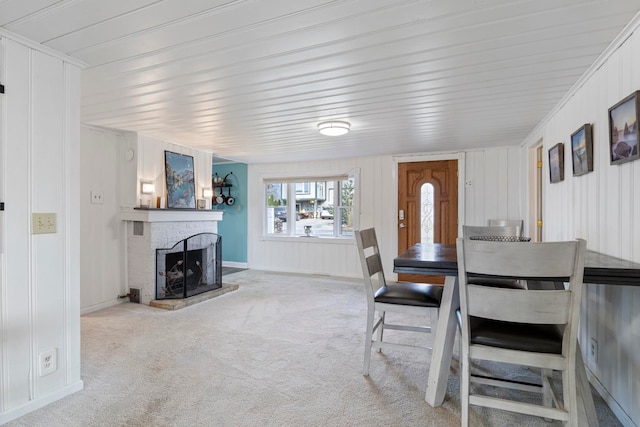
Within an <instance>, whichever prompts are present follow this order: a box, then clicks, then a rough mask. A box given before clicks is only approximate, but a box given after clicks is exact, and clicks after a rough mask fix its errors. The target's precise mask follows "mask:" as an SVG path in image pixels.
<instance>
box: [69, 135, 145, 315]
mask: <svg viewBox="0 0 640 427" xmlns="http://www.w3.org/2000/svg"><path fill="white" fill-rule="evenodd" d="M134 137H135V135H134ZM130 140H131V136H130V135H128V134H125V133H118V132H113V131H108V130H104V129H99V128H93V127H87V126H82V128H81V142H80V165H81V166H80V239H81V240H80V246H81V248H82V251H81V254H80V283H81V289H80V298H81V300H80V301H81V308H82V314H85V313H88V312H91V311H95V310H98V309H100V308H105V307H108V306H110V305H114V304H116V303H118V302H122V301H124V300H122V299H118V295H124V294H126V293H127V290H126V288H125V284H126V283H125V277H126V270H125V268H124V260H123V252H124V243H123V233H124V223H123V222H122V221H120V219H119V218H118V215H119V213H120V205H121V203H120V199H121V191H120V187H121V185H123V183H122V182H121V180H122V181H126V179H125V178H124V176H123V174H122V173H121V168H120V164H121V161H120V159H121V158H122V147H124V146H126V145H127V144H128V143H129V142H130ZM134 143H135V139H134ZM131 181H133V183H134V185H135V182H136V178H135V176H134V177H133V178H132V179H131ZM131 192H132V195H131V197H130V199H131V200H135V190H134V187H133V186H131ZM95 193H99V194H101V195H102V203H92V198H91V196H92V194H95Z"/></svg>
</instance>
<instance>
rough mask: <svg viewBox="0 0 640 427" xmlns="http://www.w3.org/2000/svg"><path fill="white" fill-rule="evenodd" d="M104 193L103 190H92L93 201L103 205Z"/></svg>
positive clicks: (95, 203)
mask: <svg viewBox="0 0 640 427" xmlns="http://www.w3.org/2000/svg"><path fill="white" fill-rule="evenodd" d="M103 199H104V195H103V194H102V191H93V190H91V203H93V204H94V205H101V204H102V203H103Z"/></svg>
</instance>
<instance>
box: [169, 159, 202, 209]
mask: <svg viewBox="0 0 640 427" xmlns="http://www.w3.org/2000/svg"><path fill="white" fill-rule="evenodd" d="M164 170H165V177H166V180H167V207H168V208H179V209H195V208H196V183H195V175H194V173H193V156H187V155H186V154H179V153H174V152H171V151H165V152H164Z"/></svg>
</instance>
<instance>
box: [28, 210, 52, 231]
mask: <svg viewBox="0 0 640 427" xmlns="http://www.w3.org/2000/svg"><path fill="white" fill-rule="evenodd" d="M31 230H32V233H33V234H46V233H55V232H56V214H55V213H33V214H31Z"/></svg>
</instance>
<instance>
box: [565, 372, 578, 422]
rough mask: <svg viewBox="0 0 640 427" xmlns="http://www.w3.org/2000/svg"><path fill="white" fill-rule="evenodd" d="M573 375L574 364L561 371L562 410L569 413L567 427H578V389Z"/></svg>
mask: <svg viewBox="0 0 640 427" xmlns="http://www.w3.org/2000/svg"><path fill="white" fill-rule="evenodd" d="M575 373H576V369H575V362H572V363H570V366H569V368H568V369H565V370H564V371H562V399H563V400H564V409H565V411H567V412H568V413H569V422H568V423H566V425H567V426H569V427H578V389H577V383H576V374H575Z"/></svg>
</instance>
